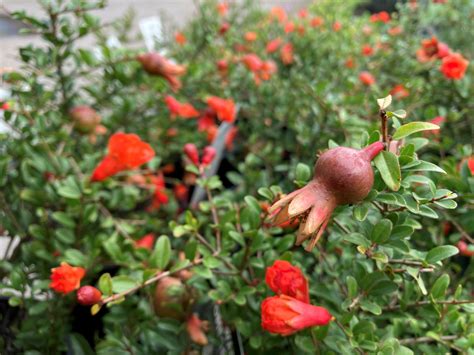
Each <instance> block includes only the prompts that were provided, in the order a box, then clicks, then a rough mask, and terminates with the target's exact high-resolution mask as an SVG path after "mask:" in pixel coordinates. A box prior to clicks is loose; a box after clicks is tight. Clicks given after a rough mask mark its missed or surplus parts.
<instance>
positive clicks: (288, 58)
mask: <svg viewBox="0 0 474 355" xmlns="http://www.w3.org/2000/svg"><path fill="white" fill-rule="evenodd" d="M280 58H281V61H282V62H283V64H285V65H290V64H291V63H293V61H294V60H295V58H294V56H293V45H292V44H291V43H286V44H284V45H283V47H281V49H280Z"/></svg>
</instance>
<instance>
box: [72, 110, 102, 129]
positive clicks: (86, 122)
mask: <svg viewBox="0 0 474 355" xmlns="http://www.w3.org/2000/svg"><path fill="white" fill-rule="evenodd" d="M69 115H70V116H71V118H72V120H73V122H74V128H75V129H76V130H77V131H79V132H80V133H84V134H91V133H94V131H95V129H96V127H97V126H98V125H100V121H101V117H100V115H99V114H98V113H97V112H96V111H95V110H94V109H93V108H92V107H89V106H86V105H81V106H76V107H74V108H72V109H71V111H70V112H69Z"/></svg>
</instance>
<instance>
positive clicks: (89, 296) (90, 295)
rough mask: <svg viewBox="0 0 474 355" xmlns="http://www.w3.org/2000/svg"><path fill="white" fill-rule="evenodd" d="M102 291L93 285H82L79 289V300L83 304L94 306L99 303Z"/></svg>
mask: <svg viewBox="0 0 474 355" xmlns="http://www.w3.org/2000/svg"><path fill="white" fill-rule="evenodd" d="M101 299H102V293H101V292H100V291H99V290H98V289H96V288H95V287H93V286H82V287H81V288H80V289H79V290H77V302H78V303H79V304H82V305H83V306H92V305H93V304H96V303H99V302H100V300H101Z"/></svg>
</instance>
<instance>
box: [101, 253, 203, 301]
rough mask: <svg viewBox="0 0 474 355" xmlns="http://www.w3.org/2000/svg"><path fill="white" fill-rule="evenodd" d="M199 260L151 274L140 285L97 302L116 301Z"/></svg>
mask: <svg viewBox="0 0 474 355" xmlns="http://www.w3.org/2000/svg"><path fill="white" fill-rule="evenodd" d="M201 262H202V259H197V260H194V261H193V262H192V263H191V264H188V265H185V266H183V267H181V268H179V269H176V270H173V271H170V270H168V271H164V272H160V273H158V274H157V275H155V276H153V277H152V278H151V279H148V280H146V281H145V282H144V283H142V284H141V285H138V286H135V287H132V288H130V289H128V290H125V291H123V292H120V293H117V294H115V295H112V296H109V297H107V298H104V299H103V300H102V301H100V302H99V306H103V305H104V304H107V303H110V302H114V301H117V300H119V299H120V298H122V297H125V296H126V295H128V294H130V293H134V292H136V291H138V290H139V289H141V288H143V287H146V286H148V285H151V284H153V283H155V282H157V281H159V280H161V279H163V278H165V277H167V276H170V275H173V274H176V273H177V272H180V271H182V270H186V269H189V268H191V267H193V266H196V265H198V264H200V263H201Z"/></svg>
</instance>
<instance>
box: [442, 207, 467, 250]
mask: <svg viewBox="0 0 474 355" xmlns="http://www.w3.org/2000/svg"><path fill="white" fill-rule="evenodd" d="M443 215H444V217H446V219H447V220H448V221H449V222H451V223H452V224H453V226H454V227H456V229H457V230H458V231H459V233H461V235H462V236H463V238H465V239H466V240H468V241H469V243H471V244H474V238H472V237H471V236H470V235H469V233H467V232H466V230H465V229H464V228H463V227H462V226H461V225H460V224H459V223H458V222H457V221H456V220H454V218H452V217H451V216H450V215H449V214H447V213H446V212H443Z"/></svg>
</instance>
